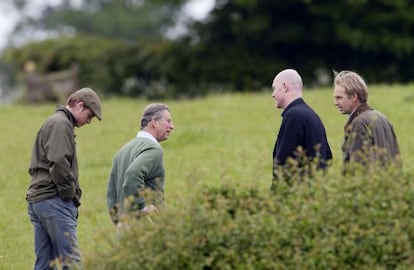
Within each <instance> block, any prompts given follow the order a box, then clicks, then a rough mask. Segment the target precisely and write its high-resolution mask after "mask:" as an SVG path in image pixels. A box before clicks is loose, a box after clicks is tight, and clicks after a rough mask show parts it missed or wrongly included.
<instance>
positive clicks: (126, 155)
mask: <svg viewBox="0 0 414 270" xmlns="http://www.w3.org/2000/svg"><path fill="white" fill-rule="evenodd" d="M173 128H174V125H173V121H172V117H171V111H170V109H169V108H168V107H167V106H166V105H165V104H161V103H154V104H150V105H148V106H147V107H146V108H145V109H144V112H143V115H142V118H141V130H140V131H139V132H138V134H137V136H136V138H134V139H132V140H131V141H129V142H128V143H126V144H125V145H124V146H123V147H122V148H121V149H120V150H119V151H118V153H117V154H116V156H115V158H114V160H113V164H112V169H111V173H110V176H109V183H108V189H107V196H106V197H107V206H108V210H109V212H110V216H111V219H112V222H113V223H114V224H118V223H119V222H120V221H121V220H122V216H123V215H124V214H133V215H140V214H145V213H152V212H155V211H157V210H158V209H159V207H160V206H162V204H163V201H164V175H165V171H164V163H163V150H162V148H161V146H160V144H159V142H161V141H164V140H167V139H168V137H169V135H170V133H171V131H172V130H173ZM147 190H149V191H151V196H148V197H147V196H144V191H147Z"/></svg>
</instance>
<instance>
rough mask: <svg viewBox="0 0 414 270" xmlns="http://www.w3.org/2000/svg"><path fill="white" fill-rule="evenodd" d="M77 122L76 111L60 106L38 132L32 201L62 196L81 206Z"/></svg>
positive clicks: (31, 170)
mask: <svg viewBox="0 0 414 270" xmlns="http://www.w3.org/2000/svg"><path fill="white" fill-rule="evenodd" d="M75 123H76V119H75V118H74V116H73V115H72V113H71V112H70V111H69V110H67V109H66V108H64V107H61V106H58V107H57V109H56V112H55V113H54V114H53V115H51V116H50V117H49V118H48V119H47V120H46V121H45V122H44V124H43V125H42V127H41V128H40V130H39V131H38V133H37V136H36V140H35V142H34V144H33V148H32V157H31V161H30V167H29V174H30V176H31V183H30V186H29V189H28V191H27V195H26V200H27V201H28V202H29V203H31V202H37V201H42V200H46V199H49V198H53V197H56V196H59V197H61V198H62V199H63V200H65V201H68V200H72V201H73V202H74V204H75V205H76V206H79V205H80V198H81V194H82V191H81V189H80V187H79V182H78V162H77V155H76V143H75V134H74V127H75Z"/></svg>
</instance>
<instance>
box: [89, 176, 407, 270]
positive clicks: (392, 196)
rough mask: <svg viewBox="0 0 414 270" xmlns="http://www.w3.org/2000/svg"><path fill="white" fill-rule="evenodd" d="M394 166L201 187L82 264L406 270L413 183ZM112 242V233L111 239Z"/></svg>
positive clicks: (131, 228)
mask: <svg viewBox="0 0 414 270" xmlns="http://www.w3.org/2000/svg"><path fill="white" fill-rule="evenodd" d="M410 180H411V176H410V175H408V174H402V173H401V172H398V171H394V170H388V171H386V170H381V171H377V173H375V174H362V173H355V174H353V175H352V176H346V177H342V176H336V175H332V174H330V173H328V174H324V175H323V174H318V175H315V177H314V178H313V179H312V181H311V182H308V183H307V184H306V183H296V184H295V183H293V184H285V183H283V182H281V183H279V185H278V188H277V190H276V191H275V193H272V194H270V193H265V194H263V193H262V192H260V191H259V190H258V189H256V188H254V187H245V188H237V189H236V188H234V187H221V188H206V189H204V190H201V191H198V192H195V193H194V194H193V197H192V198H190V199H189V201H188V204H187V205H186V206H184V207H179V208H178V207H177V208H174V207H167V208H165V209H164V210H163V211H162V212H161V213H160V214H158V215H156V216H152V217H151V218H150V217H144V218H141V219H140V220H135V219H134V220H130V221H129V222H127V224H126V225H127V228H128V229H125V230H124V231H123V234H122V237H121V238H120V239H118V240H115V239H114V240H110V241H109V242H110V246H111V248H110V249H109V250H106V251H97V252H96V256H94V257H93V258H91V259H90V260H88V261H87V265H86V266H87V269H397V268H398V269H406V268H411V267H413V264H414V261H413V259H414V258H413V257H412V254H413V251H414V250H413V245H414V221H413V217H414V211H413V207H412V206H413V202H414V189H413V186H412V184H411V181H410ZM114 238H115V237H114Z"/></svg>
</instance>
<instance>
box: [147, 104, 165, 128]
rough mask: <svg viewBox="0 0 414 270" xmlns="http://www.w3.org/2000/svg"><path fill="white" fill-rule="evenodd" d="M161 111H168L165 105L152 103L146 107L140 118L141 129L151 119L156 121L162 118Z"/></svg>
mask: <svg viewBox="0 0 414 270" xmlns="http://www.w3.org/2000/svg"><path fill="white" fill-rule="evenodd" d="M163 111H169V112H171V111H170V108H168V106H167V105H165V104H162V103H152V104H150V105H148V106H147V107H146V108H145V109H144V112H143V113H142V117H141V129H143V128H145V127H146V126H147V125H148V123H149V122H151V120H152V119H155V120H158V119H160V118H161V117H162V112H163Z"/></svg>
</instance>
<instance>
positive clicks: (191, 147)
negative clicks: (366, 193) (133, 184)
mask: <svg viewBox="0 0 414 270" xmlns="http://www.w3.org/2000/svg"><path fill="white" fill-rule="evenodd" d="M413 88H414V86H412V85H410V86H398V85H397V86H375V87H371V88H370V98H369V101H370V102H369V103H370V105H371V106H372V107H374V108H375V109H378V110H380V111H381V112H383V113H384V114H385V115H386V116H387V117H388V118H389V119H390V121H391V122H392V123H393V124H394V128H395V131H396V133H397V136H398V139H399V143H400V148H401V154H402V158H403V162H404V170H405V171H407V172H413V170H414V168H413V166H414V165H413V162H412V161H413V157H412V154H411V153H413V152H414V143H413V139H412V134H413V133H414V127H413V126H412V125H411V123H412V122H413V119H414V106H413V103H414V89H413ZM304 97H305V100H306V101H307V102H308V104H310V105H311V106H312V107H313V108H314V109H315V111H317V113H318V114H319V115H320V117H321V118H322V120H323V122H324V123H325V127H326V129H327V134H328V140H329V143H330V145H331V148H332V150H333V154H334V165H333V167H332V168H331V170H330V172H329V173H330V174H332V177H335V175H338V173H339V171H340V166H341V152H340V146H341V143H342V138H343V125H344V124H345V121H346V116H344V115H341V114H340V113H339V112H338V111H337V109H336V108H335V107H334V105H333V99H332V91H331V89H321V90H315V91H305V93H304ZM164 102H165V103H167V104H168V105H169V106H170V108H171V109H172V115H173V120H174V124H175V129H174V131H173V133H172V134H171V136H170V139H169V140H168V141H165V142H163V143H162V146H163V148H164V153H165V165H166V174H167V176H166V187H165V198H166V204H167V205H168V206H169V207H180V206H182V205H184V204H186V203H189V200H188V198H189V196H190V194H191V193H192V192H193V191H194V190H196V189H198V188H201V187H203V186H204V185H211V186H220V185H222V184H228V185H232V186H235V187H240V188H242V187H245V186H249V185H252V186H258V187H259V189H260V190H262V191H263V192H267V191H268V188H269V186H270V182H271V163H272V151H273V144H274V140H275V137H276V135H277V131H278V129H279V125H280V122H281V117H280V114H281V110H277V109H275V108H274V101H273V100H272V98H271V93H270V90H269V91H268V92H266V93H256V94H225V95H214V96H209V97H206V98H203V99H197V100H191V101H188V100H183V101H164ZM147 104H148V102H147V101H143V100H127V99H112V100H106V101H104V104H103V117H104V121H103V122H101V123H100V122H98V121H97V120H94V121H93V123H92V125H90V126H88V127H84V128H81V129H76V133H77V144H78V159H79V170H80V182H81V187H82V189H83V197H82V206H81V208H80V219H79V230H78V232H79V235H78V236H79V242H80V247H81V249H82V251H83V254H84V256H85V258H86V259H88V256H91V255H92V254H93V251H94V250H96V249H103V248H105V243H107V241H104V238H105V237H109V238H112V237H113V236H114V228H113V226H112V224H111V222H110V219H109V216H108V214H107V210H106V201H105V192H106V185H107V177H108V173H109V170H110V167H111V163H112V158H113V157H114V155H115V153H116V152H117V151H118V149H119V148H120V147H121V146H122V145H123V144H124V143H125V142H126V141H128V140H129V139H131V138H132V137H134V136H135V134H136V132H137V131H138V129H139V126H138V123H139V118H140V116H141V113H142V110H143V108H144V107H145V106H146V105H147ZM54 107H55V105H52V104H47V105H42V106H25V105H11V106H3V107H0V123H1V124H2V131H1V132H0V141H1V143H0V153H1V158H0V172H1V178H0V179H1V180H0V181H1V186H2V188H1V189H0V203H1V205H2V207H1V208H0V217H1V221H0V269H31V268H32V264H33V261H34V253H33V232H32V225H31V224H30V221H29V218H28V216H27V205H26V201H25V193H26V190H27V187H28V185H29V181H30V179H29V176H28V174H27V168H28V164H29V160H30V152H31V147H32V143H33V140H34V137H35V135H36V132H37V130H38V128H39V127H40V125H41V124H42V123H43V121H44V120H45V119H46V117H48V116H49V115H50V114H51V113H52V112H53V111H54Z"/></svg>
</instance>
